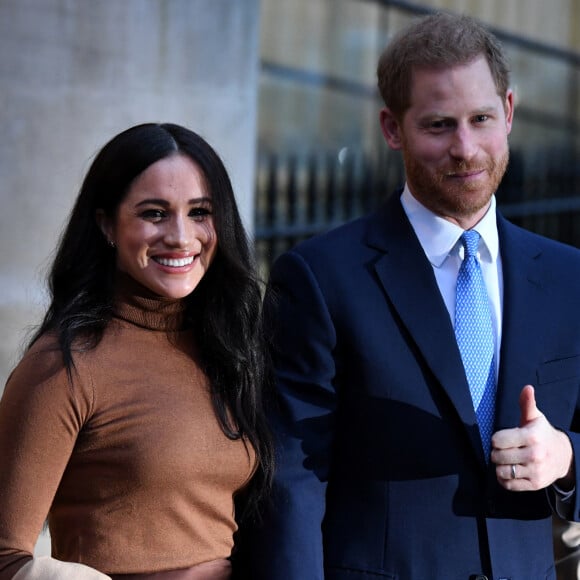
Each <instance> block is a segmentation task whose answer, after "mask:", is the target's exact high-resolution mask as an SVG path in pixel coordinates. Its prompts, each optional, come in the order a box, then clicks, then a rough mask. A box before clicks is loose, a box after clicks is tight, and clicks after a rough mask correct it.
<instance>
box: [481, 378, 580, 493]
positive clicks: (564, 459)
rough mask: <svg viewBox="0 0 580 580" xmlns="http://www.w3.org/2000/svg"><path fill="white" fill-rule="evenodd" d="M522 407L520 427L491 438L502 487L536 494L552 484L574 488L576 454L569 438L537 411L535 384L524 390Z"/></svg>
mask: <svg viewBox="0 0 580 580" xmlns="http://www.w3.org/2000/svg"><path fill="white" fill-rule="evenodd" d="M519 404H520V426H519V427H515V428H513V429H503V430H501V431H497V432H496V433H495V434H494V435H493V437H492V439H491V444H492V452H491V461H492V462H493V463H495V465H496V468H495V471H496V476H497V479H498V481H499V483H500V485H502V486H503V487H505V488H506V489H509V490H511V491H534V490H538V489H542V488H544V487H547V486H549V485H551V484H553V483H556V484H557V485H558V487H560V488H561V489H562V490H566V489H572V488H573V487H574V477H573V474H574V470H573V466H572V459H573V453H572V445H571V443H570V440H569V439H568V437H567V435H566V434H565V433H563V432H562V431H559V430H558V429H555V428H554V427H552V425H551V424H550V423H549V421H548V420H547V419H546V417H545V415H544V414H543V413H542V412H541V411H540V410H539V409H538V407H537V405H536V397H535V391H534V387H532V385H526V386H525V387H524V388H523V389H522V392H521V393H520V399H519Z"/></svg>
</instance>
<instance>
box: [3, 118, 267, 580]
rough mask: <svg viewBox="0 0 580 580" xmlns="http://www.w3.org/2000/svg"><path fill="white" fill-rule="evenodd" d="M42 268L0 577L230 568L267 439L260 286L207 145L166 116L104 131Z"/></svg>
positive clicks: (15, 410) (218, 572)
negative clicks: (107, 137)
mask: <svg viewBox="0 0 580 580" xmlns="http://www.w3.org/2000/svg"><path fill="white" fill-rule="evenodd" d="M49 281H50V290H51V296H52V301H51V303H50V306H49V308H48V311H47V313H46V315H45V318H44V321H43V322H42V324H41V326H40V328H39V330H38V331H37V333H36V334H35V336H34V337H33V339H32V341H31V344H30V346H29V349H28V351H27V352H26V354H25V356H24V358H23V359H22V361H21V362H20V363H19V365H18V366H17V367H16V369H15V370H14V371H13V373H12V375H11V377H10V378H9V380H8V383H7V385H6V388H5V392H4V394H3V397H2V400H1V402H0V580H5V579H8V578H15V579H16V580H32V579H34V580H36V579H38V580H52V579H57V578H58V579H59V580H63V579H67V578H71V579H73V578H74V579H75V580H92V579H95V580H97V579H104V578H113V579H114V580H118V579H122V578H127V579H132V580H145V579H153V578H155V579H160V580H161V579H164V580H169V579H171V580H178V579H191V580H193V579H200V580H201V579H203V580H218V579H219V580H222V579H226V578H229V577H230V574H231V569H230V568H231V567H230V561H229V556H230V554H231V551H232V548H233V535H234V533H235V531H236V529H237V525H236V520H235V518H234V497H235V496H236V497H239V496H240V495H239V492H240V491H242V490H243V491H244V493H243V495H244V497H245V500H246V501H245V502H244V503H245V504H246V505H247V506H249V508H248V509H251V507H252V506H255V504H256V502H257V500H258V499H259V497H260V495H261V494H262V493H263V492H264V490H265V489H266V487H267V485H268V482H269V479H270V475H271V469H272V448H271V443H270V439H269V436H268V433H267V428H266V425H265V420H264V417H263V413H262V393H263V388H264V385H265V384H266V382H267V381H266V379H267V373H266V372H265V366H264V356H263V345H262V341H261V335H260V288H259V285H258V283H257V281H256V279H255V277H254V273H253V266H252V259H251V251H250V249H249V246H248V241H247V238H246V234H245V232H244V229H243V226H242V223H241V220H240V217H239V214H238V211H237V208H236V203H235V200H234V195H233V192H232V187H231V183H230V180H229V178H228V175H227V173H226V170H225V168H224V166H223V164H222V162H221V160H220V159H219V157H218V156H217V155H216V153H215V152H214V151H213V149H212V148H211V147H210V146H209V145H208V144H207V143H206V142H205V141H204V140H203V139H202V138H201V137H199V136H198V135H197V134H195V133H193V132H192V131H189V130H187V129H185V128H183V127H180V126H177V125H172V124H162V125H158V124H143V125H139V126H136V127H133V128H131V129H128V130H126V131H124V132H123V133H121V134H119V135H117V136H116V137H115V138H113V139H112V140H111V141H110V142H109V143H108V144H107V145H105V147H104V148H103V149H102V150H101V151H100V153H99V154H98V155H97V157H96V159H95V160H94V162H93V164H92V166H91V168H90V169H89V172H88V174H87V176H86V178H85V180H84V183H83V185H82V188H81V191H80V194H79V196H78V199H77V201H76V204H75V207H74V209H73V211H72V214H71V217H70V220H69V223H68V226H67V228H66V230H65V232H64V235H63V237H62V239H61V241H60V245H59V248H58V250H57V254H56V257H55V260H54V263H53V266H52V270H51V274H50V279H49ZM236 494H238V495H236ZM47 516H48V526H49V529H50V532H51V540H52V558H46V557H45V558H33V557H32V551H33V547H34V543H35V541H36V539H37V536H38V534H39V532H40V530H41V528H42V525H43V522H44V521H45V519H46V518H47Z"/></svg>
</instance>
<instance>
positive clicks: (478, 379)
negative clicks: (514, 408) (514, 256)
mask: <svg viewBox="0 0 580 580" xmlns="http://www.w3.org/2000/svg"><path fill="white" fill-rule="evenodd" d="M461 242H462V244H463V247H464V248H465V254H464V258H463V262H462V264H461V267H460V268H459V274H458V275H457V287H456V294H455V336H456V338H457V345H458V346H459V351H460V353H461V358H462V360H463V366H464V367H465V375H466V376H467V382H468V383H469V388H470V390H471V398H472V399H473V408H474V409H475V413H476V415H477V423H478V425H479V432H480V434H481V441H482V443H483V448H484V450H485V457H486V459H487V460H489V454H490V448H491V436H492V434H493V419H494V407H495V363H494V358H495V356H494V353H495V347H494V338H493V329H492V323H491V312H490V308H489V300H488V296H487V290H486V287H485V282H484V280H483V275H482V273H481V267H480V265H479V260H478V258H477V247H478V244H479V234H478V233H477V232H476V231H474V230H469V231H466V232H464V233H463V235H462V236H461Z"/></svg>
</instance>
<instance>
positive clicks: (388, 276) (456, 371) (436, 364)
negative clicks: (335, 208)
mask: <svg viewBox="0 0 580 580" xmlns="http://www.w3.org/2000/svg"><path fill="white" fill-rule="evenodd" d="M367 242H368V244H369V245H370V246H372V247H375V248H377V249H379V250H381V251H383V252H384V255H383V256H382V257H381V258H380V259H379V260H378V261H377V263H376V265H375V270H376V273H377V276H378V278H379V280H380V283H381V284H382V286H383V288H384V290H385V292H386V293H387V296H388V297H389V300H390V301H391V302H392V304H393V307H394V308H395V309H396V311H397V313H398V314H399V316H400V318H401V320H402V322H403V324H404V325H405V327H406V328H407V330H408V331H409V333H410V335H411V336H412V338H413V340H414V341H415V344H416V345H417V347H418V349H419V350H420V352H421V355H422V356H423V358H424V360H425V362H426V363H427V365H428V366H429V368H430V369H431V371H432V372H433V375H434V376H435V378H436V379H437V381H438V382H439V383H440V385H441V387H442V388H443V390H444V391H445V392H446V394H447V396H448V397H449V400H450V401H451V403H452V405H453V406H454V407H455V409H456V410H457V413H458V415H459V417H460V419H461V421H462V422H463V424H464V425H465V426H466V433H467V435H468V437H469V439H470V441H471V444H472V446H473V448H474V450H475V451H476V453H477V454H478V456H479V457H480V460H481V462H482V463H485V460H484V457H483V449H482V446H481V440H480V438H479V434H478V432H477V430H476V429H473V428H469V427H470V426H473V425H474V424H475V423H476V421H477V419H476V417H475V412H474V410H473V403H472V400H471V395H470V392H469V386H468V385H467V380H466V378H465V372H464V370H463V364H462V362H461V356H460V354H459V349H458V348H457V343H456V340H455V334H454V331H453V326H452V324H451V320H450V319H449V313H448V311H447V308H446V307H445V303H444V302H443V298H442V297H441V294H440V292H439V288H438V286H437V282H436V280H435V275H434V274H433V269H432V266H431V264H430V263H429V261H428V259H427V257H426V256H425V253H424V252H423V249H422V247H421V245H420V243H419V240H418V239H417V237H416V235H415V232H414V231H413V229H412V227H411V224H410V223H409V221H408V219H407V216H406V214H405V212H404V211H403V208H402V206H401V203H400V200H399V196H398V195H395V196H393V198H392V199H391V200H390V201H389V202H388V203H387V205H386V206H385V207H384V208H383V210H382V211H381V212H379V213H377V214H375V216H374V219H373V220H372V221H371V224H370V227H369V232H368V237H367Z"/></svg>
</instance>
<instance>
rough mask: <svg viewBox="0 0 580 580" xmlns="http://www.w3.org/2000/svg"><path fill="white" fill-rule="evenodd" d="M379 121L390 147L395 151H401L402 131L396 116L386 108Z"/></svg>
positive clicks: (381, 112)
mask: <svg viewBox="0 0 580 580" xmlns="http://www.w3.org/2000/svg"><path fill="white" fill-rule="evenodd" d="M379 119H380V123H381V131H382V132H383V137H384V138H385V141H386V142H387V144H388V145H389V147H390V148H391V149H394V150H399V149H401V130H400V126H399V121H398V120H397V119H396V117H395V115H393V113H392V111H391V110H390V109H389V108H387V107H384V108H383V109H381V111H380V113H379Z"/></svg>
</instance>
